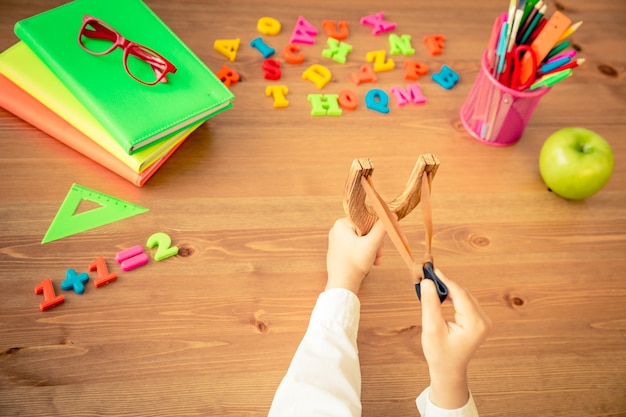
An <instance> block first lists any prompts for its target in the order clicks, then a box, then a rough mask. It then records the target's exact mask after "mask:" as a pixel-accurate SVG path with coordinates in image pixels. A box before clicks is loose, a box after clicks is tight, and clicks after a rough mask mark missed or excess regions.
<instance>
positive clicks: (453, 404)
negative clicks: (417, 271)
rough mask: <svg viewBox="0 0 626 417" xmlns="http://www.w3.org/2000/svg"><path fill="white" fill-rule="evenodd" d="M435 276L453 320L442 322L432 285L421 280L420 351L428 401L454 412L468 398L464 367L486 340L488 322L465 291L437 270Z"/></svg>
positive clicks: (437, 298) (428, 281)
mask: <svg viewBox="0 0 626 417" xmlns="http://www.w3.org/2000/svg"><path fill="white" fill-rule="evenodd" d="M436 274H437V276H438V277H439V278H441V280H442V281H443V282H444V283H445V284H446V286H447V287H448V291H449V295H448V299H449V300H451V301H452V304H453V305H454V310H455V314H454V321H446V320H445V319H444V317H443V315H442V307H441V304H440V301H439V297H438V296H437V291H436V289H435V285H434V283H433V282H432V281H431V280H429V279H425V280H422V282H421V284H420V286H421V291H422V349H423V350H424V356H425V357H426V361H427V362H428V369H429V372H430V380H431V391H430V400H431V401H432V402H433V403H434V404H435V405H437V406H438V407H440V408H445V409H456V408H459V407H462V406H463V405H465V403H466V402H467V400H468V398H469V390H468V387H467V365H468V364H469V361H470V359H471V358H472V356H473V355H474V352H476V349H478V347H479V346H480V344H481V343H482V342H483V341H484V340H485V338H486V337H487V333H488V332H489V329H490V328H491V320H489V318H488V317H487V316H486V315H485V313H484V311H483V310H482V308H481V307H480V305H479V304H478V302H477V301H476V299H475V298H474V297H473V296H472V294H470V293H469V291H467V290H466V289H465V288H462V287H461V286H459V285H458V284H457V283H456V282H454V281H451V280H450V279H447V278H446V277H445V276H444V275H443V274H442V273H441V271H439V270H436Z"/></svg>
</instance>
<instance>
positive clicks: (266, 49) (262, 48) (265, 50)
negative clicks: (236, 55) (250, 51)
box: [250, 36, 276, 58]
mask: <svg viewBox="0 0 626 417" xmlns="http://www.w3.org/2000/svg"><path fill="white" fill-rule="evenodd" d="M250 46H251V47H253V48H256V50H257V51H259V52H260V53H261V55H263V58H268V57H270V56H272V55H274V52H276V50H275V49H274V48H272V47H271V46H268V45H267V44H266V43H265V41H264V40H263V38H262V37H260V36H259V37H257V38H254V39H252V40H251V41H250Z"/></svg>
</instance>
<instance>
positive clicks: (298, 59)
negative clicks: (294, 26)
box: [283, 43, 306, 65]
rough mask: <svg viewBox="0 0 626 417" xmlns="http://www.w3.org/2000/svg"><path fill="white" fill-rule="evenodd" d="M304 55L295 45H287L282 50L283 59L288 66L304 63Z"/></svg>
mask: <svg viewBox="0 0 626 417" xmlns="http://www.w3.org/2000/svg"><path fill="white" fill-rule="evenodd" d="M305 57H306V54H305V53H304V52H302V51H301V50H300V46H299V45H297V44H295V43H290V44H287V45H286V46H285V47H284V48H283V59H284V60H285V61H287V62H289V63H290V64H294V65H298V64H302V63H303V62H304V58H305Z"/></svg>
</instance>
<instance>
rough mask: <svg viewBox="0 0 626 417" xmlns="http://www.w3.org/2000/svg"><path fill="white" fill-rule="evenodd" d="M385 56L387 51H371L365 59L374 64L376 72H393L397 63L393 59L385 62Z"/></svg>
mask: <svg viewBox="0 0 626 417" xmlns="http://www.w3.org/2000/svg"><path fill="white" fill-rule="evenodd" d="M385 55H386V52H385V51H371V52H368V53H367V55H366V56H365V59H367V62H373V63H374V72H382V71H391V70H392V69H394V68H395V66H396V63H395V62H394V61H393V59H391V58H389V59H388V60H387V61H385Z"/></svg>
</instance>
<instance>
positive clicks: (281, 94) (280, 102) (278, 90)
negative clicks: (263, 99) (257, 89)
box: [265, 85, 289, 108]
mask: <svg viewBox="0 0 626 417" xmlns="http://www.w3.org/2000/svg"><path fill="white" fill-rule="evenodd" d="M288 92H289V89H288V88H287V86H286V85H270V86H268V87H267V88H266V89H265V95H266V96H268V97H270V96H271V97H273V98H274V108H282V107H287V106H289V100H287V99H285V96H286V95H287V93H288Z"/></svg>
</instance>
